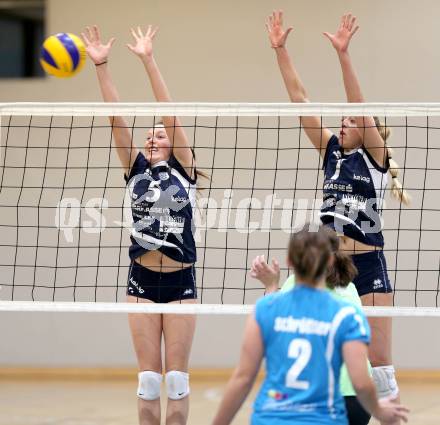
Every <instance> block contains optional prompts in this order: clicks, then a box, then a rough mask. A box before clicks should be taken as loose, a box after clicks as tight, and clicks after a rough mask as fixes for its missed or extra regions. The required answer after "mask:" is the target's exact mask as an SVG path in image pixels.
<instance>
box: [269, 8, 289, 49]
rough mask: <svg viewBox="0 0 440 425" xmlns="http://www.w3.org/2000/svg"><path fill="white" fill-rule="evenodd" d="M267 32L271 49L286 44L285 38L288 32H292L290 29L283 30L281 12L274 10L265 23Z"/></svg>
mask: <svg viewBox="0 0 440 425" xmlns="http://www.w3.org/2000/svg"><path fill="white" fill-rule="evenodd" d="M266 28H267V32H268V33H269V40H270V44H271V45H272V47H273V48H275V49H276V48H278V47H284V45H285V44H286V40H287V36H288V35H289V33H290V31H292V30H293V28H292V27H289V28H287V29H286V30H284V29H283V11H282V10H278V11H276V10H274V11H273V13H272V15H269V17H268V18H267V21H266Z"/></svg>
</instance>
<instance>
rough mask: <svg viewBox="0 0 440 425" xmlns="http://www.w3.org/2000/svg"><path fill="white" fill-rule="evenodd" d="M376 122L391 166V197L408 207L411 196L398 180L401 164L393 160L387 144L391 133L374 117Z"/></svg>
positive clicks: (391, 151)
mask: <svg viewBox="0 0 440 425" xmlns="http://www.w3.org/2000/svg"><path fill="white" fill-rule="evenodd" d="M374 122H375V124H376V128H377V130H378V131H379V134H380V136H381V137H382V139H383V140H384V142H385V148H386V150H387V156H388V164H389V168H388V171H389V173H390V174H391V195H392V196H393V198H395V199H397V200H398V201H399V202H402V203H403V204H404V205H406V206H408V205H410V203H411V196H410V195H409V193H408V192H407V191H406V190H405V189H404V188H403V186H402V183H400V180H399V179H398V177H399V171H400V167H399V164H398V163H397V162H396V161H395V160H394V159H393V150H392V149H391V148H390V147H389V146H388V145H387V142H386V141H387V139H388V137H389V136H390V133H391V131H390V129H389V128H387V127H386V126H385V125H383V124H382V123H381V122H380V120H379V118H377V117H374Z"/></svg>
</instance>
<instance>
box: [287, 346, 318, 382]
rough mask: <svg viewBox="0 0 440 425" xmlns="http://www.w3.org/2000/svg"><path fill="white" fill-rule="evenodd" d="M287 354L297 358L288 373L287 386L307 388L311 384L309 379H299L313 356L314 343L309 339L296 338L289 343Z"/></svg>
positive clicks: (290, 357) (291, 357)
mask: <svg viewBox="0 0 440 425" xmlns="http://www.w3.org/2000/svg"><path fill="white" fill-rule="evenodd" d="M287 356H288V357H289V359H296V361H295V362H294V363H293V365H292V367H291V368H290V369H289V371H288V372H287V375H286V387H288V388H295V389H297V390H307V389H308V388H309V386H310V382H308V381H300V380H299V379H298V377H299V375H300V374H301V372H302V371H303V370H304V368H305V367H306V366H307V364H308V363H309V361H310V357H311V356H312V344H310V342H309V341H308V340H307V339H303V338H296V339H293V340H292V341H291V343H290V344H289V349H288V353H287Z"/></svg>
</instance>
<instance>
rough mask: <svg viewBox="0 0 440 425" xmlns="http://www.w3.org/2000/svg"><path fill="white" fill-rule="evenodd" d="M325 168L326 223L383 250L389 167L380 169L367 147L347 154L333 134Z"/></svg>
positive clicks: (336, 229) (324, 218)
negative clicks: (383, 214)
mask: <svg viewBox="0 0 440 425" xmlns="http://www.w3.org/2000/svg"><path fill="white" fill-rule="evenodd" d="M323 169H324V202H323V204H322V207H321V214H320V217H321V221H322V223H323V224H325V225H328V226H331V227H332V228H333V229H334V230H335V231H336V232H337V233H338V234H343V235H345V236H348V237H350V238H352V239H354V240H356V241H359V242H362V243H364V244H367V245H373V246H378V247H383V246H384V239H383V235H382V227H383V223H382V204H383V200H384V196H385V189H386V186H387V182H388V175H387V171H388V168H383V167H380V166H379V165H378V164H377V163H376V161H374V159H373V157H372V156H371V155H370V154H369V152H368V151H367V150H366V149H365V148H363V147H360V148H357V149H353V150H352V151H350V152H344V149H343V148H342V147H341V145H340V144H339V140H338V138H337V137H336V136H335V135H332V137H331V138H330V140H329V141H328V144H327V150H326V152H325V157H324V164H323Z"/></svg>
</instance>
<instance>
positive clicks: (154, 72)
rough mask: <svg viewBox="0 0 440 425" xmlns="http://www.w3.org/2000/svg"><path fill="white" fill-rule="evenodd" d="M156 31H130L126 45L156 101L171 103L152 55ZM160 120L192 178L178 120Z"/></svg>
mask: <svg viewBox="0 0 440 425" xmlns="http://www.w3.org/2000/svg"><path fill="white" fill-rule="evenodd" d="M157 30H158V28H154V29H153V28H152V26H151V25H149V26H148V28H147V31H146V33H145V34H144V33H143V32H142V30H141V28H140V27H138V28H137V30H134V29H131V34H132V35H133V38H134V44H133V45H131V44H127V47H128V48H129V49H130V50H131V51H132V52H133V53H134V54H136V55H137V56H139V58H140V59H141V60H142V63H143V65H144V67H145V70H146V71H147V74H148V78H149V79H150V83H151V87H152V89H153V93H154V96H155V98H156V100H157V101H158V102H171V96H170V93H169V91H168V87H167V85H166V84H165V80H164V79H163V77H162V74H161V72H160V70H159V67H158V65H157V63H156V60H155V59H154V55H153V40H154V37H155V36H156V34H157ZM162 119H163V124H164V126H165V129H166V132H167V134H168V137H169V139H170V141H171V143H172V146H173V154H174V156H175V157H176V158H177V160H178V161H179V162H180V163H181V164H182V166H183V167H184V168H185V169H186V171H187V173H188V175H190V176H193V177H194V167H195V164H194V155H193V153H192V151H191V145H190V143H189V141H188V138H187V137H186V133H185V131H184V129H183V127H182V124H181V122H180V119H179V118H177V117H174V116H172V117H162Z"/></svg>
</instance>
